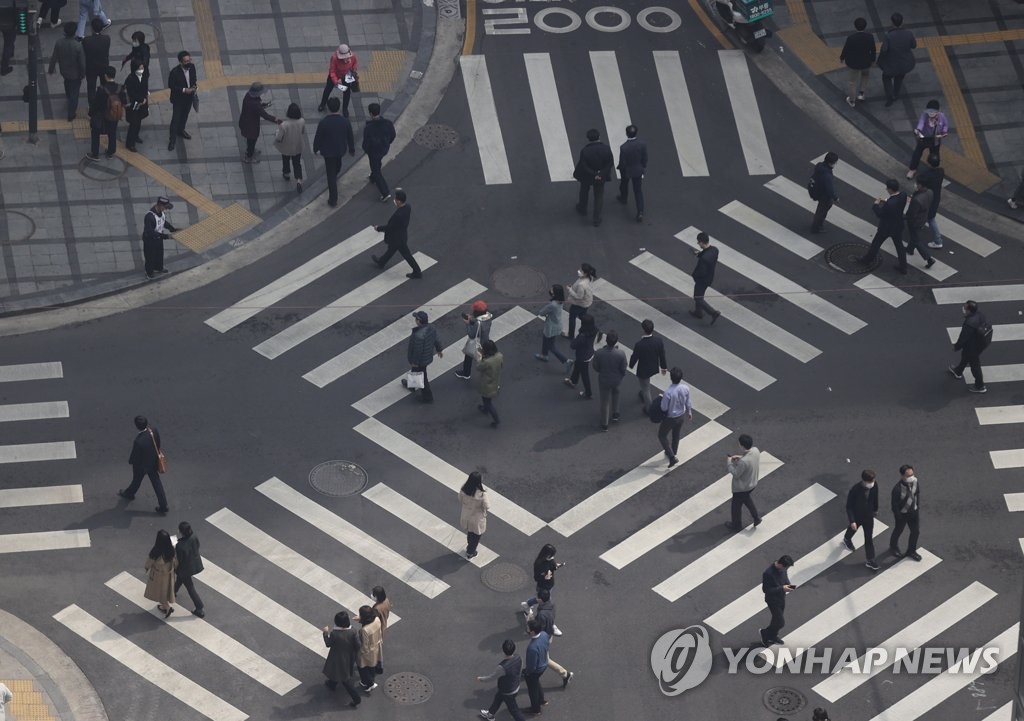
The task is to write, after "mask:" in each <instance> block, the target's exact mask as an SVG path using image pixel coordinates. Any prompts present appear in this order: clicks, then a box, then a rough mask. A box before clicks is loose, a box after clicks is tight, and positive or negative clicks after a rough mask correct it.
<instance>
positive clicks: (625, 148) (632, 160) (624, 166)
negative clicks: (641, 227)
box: [618, 125, 647, 223]
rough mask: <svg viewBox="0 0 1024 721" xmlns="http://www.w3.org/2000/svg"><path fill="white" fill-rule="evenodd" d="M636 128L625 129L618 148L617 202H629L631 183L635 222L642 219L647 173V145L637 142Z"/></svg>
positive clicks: (631, 126) (632, 126)
mask: <svg viewBox="0 0 1024 721" xmlns="http://www.w3.org/2000/svg"><path fill="white" fill-rule="evenodd" d="M636 134H637V127H636V126H635V125H629V126H627V127H626V142H624V143H623V144H622V146H621V147H620V148H619V165H618V168H619V178H620V180H619V202H620V203H622V204H623V205H626V204H627V203H628V202H629V184H630V183H633V198H634V199H635V200H636V222H638V223H639V222H640V221H642V220H643V219H644V173H646V172H647V143H645V142H644V141H642V140H637V137H636Z"/></svg>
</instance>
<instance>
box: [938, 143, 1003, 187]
mask: <svg viewBox="0 0 1024 721" xmlns="http://www.w3.org/2000/svg"><path fill="white" fill-rule="evenodd" d="M942 167H943V168H945V169H946V175H948V176H949V177H950V178H952V179H953V180H955V181H956V182H958V183H960V184H961V185H964V186H966V187H968V188H970V189H971V190H973V191H974V192H976V193H984V192H985V191H986V190H988V189H989V188H991V187H992V186H993V185H997V184H998V183H1000V182H1001V181H1002V178H1000V177H999V176H997V175H993V174H992V173H990V172H989V171H988V168H986V167H985V164H984V163H978V162H976V161H974V160H972V159H970V158H968V157H966V156H964V155H962V154H960V153H958V152H956V151H955V150H952V149H951V148H948V147H946V146H943V147H942Z"/></svg>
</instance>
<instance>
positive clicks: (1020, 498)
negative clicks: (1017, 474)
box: [1003, 493, 1024, 513]
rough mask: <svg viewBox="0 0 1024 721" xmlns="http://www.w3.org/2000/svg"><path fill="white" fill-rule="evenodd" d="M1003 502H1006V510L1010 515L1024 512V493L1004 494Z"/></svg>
mask: <svg viewBox="0 0 1024 721" xmlns="http://www.w3.org/2000/svg"><path fill="white" fill-rule="evenodd" d="M1003 500H1004V501H1006V510H1008V511H1009V512H1010V513H1017V512H1018V511H1024V493H1004V494H1003Z"/></svg>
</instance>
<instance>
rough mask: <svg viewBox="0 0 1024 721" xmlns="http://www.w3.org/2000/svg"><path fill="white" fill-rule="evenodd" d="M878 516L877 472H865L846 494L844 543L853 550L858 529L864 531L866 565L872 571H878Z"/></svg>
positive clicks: (862, 472)
mask: <svg viewBox="0 0 1024 721" xmlns="http://www.w3.org/2000/svg"><path fill="white" fill-rule="evenodd" d="M877 514H878V487H877V486H876V485H875V472H874V471H869V470H864V471H861V474H860V483H855V484H854V485H853V487H851V488H850V492H849V493H847V494H846V521H847V523H848V524H849V525H848V526H847V527H846V533H845V534H844V535H843V543H845V544H846V547H847V548H849V549H850V550H851V551H852V550H853V536H854V534H855V533H857V529H858V528H860V529H863V531H864V553H865V555H866V556H867V562H866V563H865V564H864V565H865V566H867V567H868V568H870V569H871V570H872V571H877V570H878V564H877V563H875V541H874V537H875V516H876V515H877Z"/></svg>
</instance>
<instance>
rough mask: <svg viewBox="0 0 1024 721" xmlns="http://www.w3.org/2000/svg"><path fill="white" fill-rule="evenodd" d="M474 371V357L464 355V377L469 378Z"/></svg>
mask: <svg viewBox="0 0 1024 721" xmlns="http://www.w3.org/2000/svg"><path fill="white" fill-rule="evenodd" d="M471 370H473V356H468V355H466V354H463V355H462V375H464V376H468V375H469V372H470V371H471Z"/></svg>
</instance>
